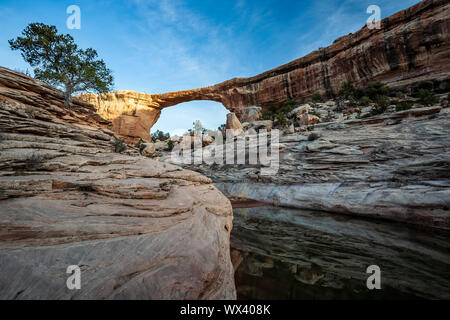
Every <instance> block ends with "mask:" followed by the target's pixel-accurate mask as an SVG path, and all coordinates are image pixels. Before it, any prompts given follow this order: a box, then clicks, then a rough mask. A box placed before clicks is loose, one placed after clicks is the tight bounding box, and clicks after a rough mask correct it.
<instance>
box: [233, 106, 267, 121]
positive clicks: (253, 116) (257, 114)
mask: <svg viewBox="0 0 450 320" xmlns="http://www.w3.org/2000/svg"><path fill="white" fill-rule="evenodd" d="M261 117H262V113H261V107H246V108H243V109H242V113H241V115H240V117H239V118H240V120H241V122H255V121H258V120H260V119H261Z"/></svg>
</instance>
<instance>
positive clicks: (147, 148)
mask: <svg viewBox="0 0 450 320" xmlns="http://www.w3.org/2000/svg"><path fill="white" fill-rule="evenodd" d="M155 152H156V144H155V143H153V142H149V143H144V148H143V150H142V155H144V156H152V155H153V154H155Z"/></svg>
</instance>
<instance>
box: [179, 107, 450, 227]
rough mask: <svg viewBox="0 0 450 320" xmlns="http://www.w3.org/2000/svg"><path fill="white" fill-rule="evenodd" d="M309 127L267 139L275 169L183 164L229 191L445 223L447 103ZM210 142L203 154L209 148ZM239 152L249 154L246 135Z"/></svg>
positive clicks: (448, 221) (449, 191)
mask: <svg viewBox="0 0 450 320" xmlns="http://www.w3.org/2000/svg"><path fill="white" fill-rule="evenodd" d="M308 129H309V131H305V132H297V133H293V134H287V135H283V136H282V137H280V141H279V144H276V145H274V148H276V149H275V151H278V153H279V154H278V159H277V161H278V162H275V164H277V166H278V170H277V172H276V173H274V174H271V175H265V174H263V172H262V170H261V166H259V165H251V164H249V162H248V161H246V164H245V165H244V164H240V165H234V166H230V165H208V164H206V163H203V164H201V165H187V166H186V168H189V169H193V170H196V171H198V172H200V173H202V174H204V175H206V176H208V177H210V178H211V179H212V180H213V181H214V182H215V184H216V186H217V187H218V188H219V189H220V190H221V191H222V192H224V193H225V194H226V195H228V196H229V197H234V198H240V199H253V200H258V201H264V202H267V203H271V204H273V205H276V206H284V207H293V208H299V209H309V210H322V211H327V212H334V213H341V214H349V215H355V216H365V217H373V218H380V219H388V220H394V221H400V222H406V223H411V224H416V225H420V226H431V227H435V228H442V229H450V211H449V208H450V175H449V172H450V165H449V164H450V153H449V146H450V109H449V108H445V109H441V107H438V106H437V107H428V108H416V109H411V110H406V111H400V112H395V113H391V114H383V115H379V116H372V117H369V118H365V119H354V120H345V121H332V122H324V123H321V124H316V125H314V126H311V127H309V128H308ZM229 145H230V146H231V147H233V146H232V143H229V142H227V143H226V144H225V146H226V148H228V146H229ZM214 147H216V146H215V145H211V146H209V147H208V148H207V149H205V150H204V151H203V154H204V155H207V154H215V153H216V152H215V151H214V150H212V149H211V148H214ZM217 148H222V146H221V145H218V146H217ZM271 148H272V147H271ZM239 152H240V153H244V151H243V150H241V151H239ZM245 153H246V154H250V150H249V144H248V143H246V149H245ZM237 157H239V155H237ZM241 158H242V159H245V157H244V156H241ZM223 163H225V162H223Z"/></svg>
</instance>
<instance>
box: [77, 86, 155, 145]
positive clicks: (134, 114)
mask: <svg viewBox="0 0 450 320" xmlns="http://www.w3.org/2000/svg"><path fill="white" fill-rule="evenodd" d="M77 97H78V98H80V99H82V100H84V101H86V102H89V103H91V104H92V105H94V106H95V108H96V112H97V113H98V114H99V115H100V116H102V117H103V118H105V119H108V120H110V121H111V122H112V124H113V126H112V130H113V131H114V132H115V133H116V134H117V135H119V136H121V137H122V138H124V140H125V141H127V142H129V143H133V142H134V143H135V142H137V141H139V139H142V140H145V141H150V140H151V139H150V128H151V127H152V126H153V125H154V124H155V123H156V121H158V119H159V116H160V114H161V108H160V106H159V105H158V103H156V102H154V101H153V99H152V96H151V95H150V94H146V93H136V92H133V91H116V92H111V93H103V94H93V93H84V94H80V95H78V96H77Z"/></svg>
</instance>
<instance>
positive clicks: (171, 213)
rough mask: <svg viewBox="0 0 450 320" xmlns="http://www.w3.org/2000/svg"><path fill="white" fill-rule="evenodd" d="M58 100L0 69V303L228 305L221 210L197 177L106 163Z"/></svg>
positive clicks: (79, 110) (93, 121) (88, 122)
mask: <svg viewBox="0 0 450 320" xmlns="http://www.w3.org/2000/svg"><path fill="white" fill-rule="evenodd" d="M62 98H63V96H62V93H61V92H59V91H57V90H54V89H52V88H50V87H49V86H47V85H45V84H43V83H41V82H39V81H36V80H34V79H31V78H29V77H26V76H25V75H23V74H20V73H17V72H14V71H11V70H8V69H5V68H0V217H1V219H0V221H1V222H0V225H1V227H0V270H1V272H0V299H233V298H235V296H236V293H235V288H234V280H233V267H232V265H231V260H230V255H229V238H230V231H231V227H232V208H231V205H230V202H229V201H228V199H226V198H225V197H224V196H223V195H222V194H221V193H220V192H219V191H218V190H217V189H216V188H215V187H214V186H212V185H211V180H210V179H208V178H206V177H204V176H202V175H200V174H198V173H195V172H192V171H188V170H183V169H180V168H179V167H176V166H173V165H170V164H163V163H160V162H157V161H153V160H150V159H148V158H144V157H141V156H139V155H138V152H137V151H136V150H132V149H131V150H130V149H129V151H127V152H124V153H122V154H120V153H115V152H113V149H114V147H113V141H114V135H113V132H112V131H111V130H109V129H107V128H106V127H107V126H108V123H109V122H108V121H106V120H104V119H102V118H101V117H100V116H98V115H97V114H96V113H95V110H94V108H93V107H92V105H90V104H87V103H84V102H81V101H79V100H77V99H75V100H74V103H73V104H72V106H71V108H70V109H69V110H67V109H64V108H63V100H62ZM70 265H77V266H79V267H80V269H81V289H80V290H69V289H68V287H67V286H66V281H67V278H68V277H69V276H70V274H67V273H66V271H67V268H68V266H70Z"/></svg>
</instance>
